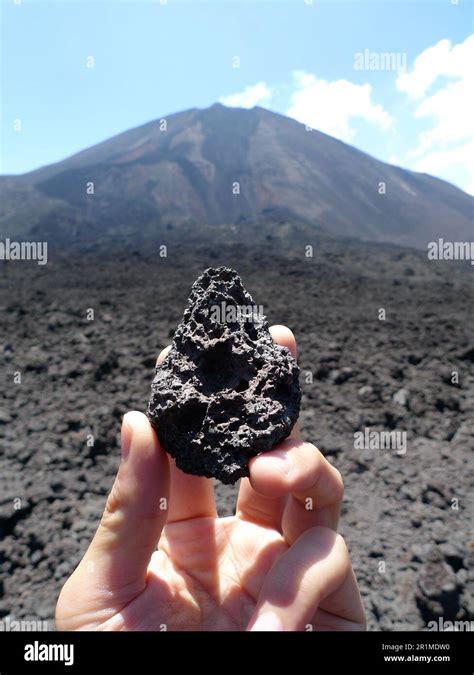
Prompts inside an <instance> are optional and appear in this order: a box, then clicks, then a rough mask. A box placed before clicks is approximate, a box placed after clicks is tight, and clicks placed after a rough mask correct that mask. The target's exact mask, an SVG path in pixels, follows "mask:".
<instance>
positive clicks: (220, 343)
mask: <svg viewBox="0 0 474 675" xmlns="http://www.w3.org/2000/svg"><path fill="white" fill-rule="evenodd" d="M298 374H299V368H298V366H297V365H296V362H295V360H294V359H293V357H292V355H291V354H290V352H289V350H288V349H287V348H286V347H282V346H280V345H276V344H275V343H274V342H273V340H272V337H271V335H270V332H269V329H268V323H267V321H266V319H265V317H264V316H263V314H262V313H261V311H260V310H259V308H258V307H256V305H255V303H254V301H253V299H252V297H251V295H250V294H249V293H248V292H247V291H246V290H245V288H244V287H243V285H242V282H241V280H240V277H239V276H238V274H237V273H236V272H235V271H234V270H232V269H229V268H226V267H219V268H216V269H213V268H209V269H207V270H206V271H205V272H204V273H203V274H202V275H201V276H200V277H199V278H198V279H197V281H196V282H195V283H194V285H193V287H192V290H191V295H190V297H189V304H188V307H187V309H186V310H185V312H184V316H183V319H182V321H181V323H180V325H179V326H178V329H177V330H176V333H175V336H174V340H173V343H172V346H171V349H170V351H169V353H168V354H167V356H166V358H165V359H164V361H163V362H162V363H161V365H160V366H158V367H157V368H156V369H155V378H154V380H153V383H152V393H151V398H150V402H149V406H148V411H147V414H148V417H149V419H150V421H151V423H152V425H153V426H154V428H155V430H156V432H157V435H158V438H159V440H160V443H161V444H162V446H163V447H164V449H165V450H166V451H167V452H168V453H169V454H170V455H172V456H173V457H174V458H175V459H176V464H177V466H178V467H179V468H180V469H181V470H183V471H185V472H186V473H189V474H193V475H197V476H206V477H208V478H211V477H215V478H218V479H219V480H220V481H222V482H223V483H235V481H237V480H238V479H239V478H242V477H244V476H248V475H249V474H248V466H247V465H248V461H249V459H250V458H251V457H253V456H254V455H257V454H259V453H261V452H265V451H267V450H270V449H271V448H272V447H273V446H274V445H275V444H276V443H278V442H279V441H281V440H283V439H284V438H286V437H287V436H288V435H289V434H290V432H291V430H292V428H293V426H294V424H295V422H296V420H297V419H298V414H299V409H300V401H301V390H300V386H299V382H298Z"/></svg>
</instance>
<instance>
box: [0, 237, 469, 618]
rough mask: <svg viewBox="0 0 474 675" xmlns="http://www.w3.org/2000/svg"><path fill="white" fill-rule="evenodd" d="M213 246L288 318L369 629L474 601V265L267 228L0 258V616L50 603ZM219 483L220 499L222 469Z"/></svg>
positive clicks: (83, 541) (36, 611) (309, 425)
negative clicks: (40, 258) (208, 244)
mask: <svg viewBox="0 0 474 675" xmlns="http://www.w3.org/2000/svg"><path fill="white" fill-rule="evenodd" d="M209 264H211V265H214V266H217V265H220V264H232V265H234V266H235V267H236V268H237V269H238V271H239V272H240V274H241V276H242V277H243V280H244V283H245V284H246V286H247V288H248V289H249V291H250V292H251V293H252V294H253V296H254V299H255V301H256V302H257V304H262V305H263V306H264V309H265V311H266V314H267V316H268V318H269V320H270V322H271V323H284V324H287V325H289V326H290V327H291V328H292V329H293V330H294V332H295V334H296V336H297V339H298V343H299V362H300V366H301V369H302V373H301V384H302V388H303V402H302V413H301V418H300V419H301V424H302V430H303V434H304V436H305V437H307V438H308V439H309V440H311V441H312V442H314V443H315V444H317V445H318V447H320V449H321V450H322V451H323V452H324V453H325V454H326V455H327V456H328V458H329V459H330V461H331V462H333V463H334V464H335V465H336V466H337V467H338V468H339V469H340V471H341V472H342V474H343V477H344V480H345V485H346V494H345V499H344V507H343V514H342V519H341V532H342V534H343V535H344V536H345V537H346V539H347V542H348V545H349V548H350V552H351V556H352V560H353V563H354V567H355V570H356V574H357V577H358V579H359V582H360V586H361V589H362V594H363V598H364V603H365V607H366V611H367V615H368V618H369V626H370V628H371V629H375V630H376V629H380V630H401V629H415V630H422V629H426V627H427V623H428V622H429V621H431V620H438V618H439V617H442V618H443V619H444V620H445V621H448V620H456V619H458V620H474V600H473V598H474V592H473V591H474V568H473V562H474V533H473V531H472V516H473V511H474V509H473V506H474V503H473V500H474V497H473V490H472V488H473V485H474V467H473V462H472V457H473V454H472V453H473V450H474V415H473V413H474V339H473V335H474V331H473V328H474V326H473V324H474V313H473V307H474V277H473V274H474V268H473V267H471V266H470V265H468V264H466V265H465V264H464V263H460V262H459V263H456V262H451V263H445V264H441V263H434V262H427V261H426V257H425V258H423V256H422V255H421V254H415V253H413V252H410V251H404V250H403V249H397V248H385V247H378V246H367V245H356V244H354V245H351V246H348V245H345V244H344V243H336V242H333V243H331V242H318V245H317V246H315V250H314V255H313V257H312V258H307V257H305V251H304V250H295V249H294V250H290V251H288V250H287V251H285V252H284V251H282V250H281V249H280V250H278V249H277V248H276V249H275V250H274V251H272V249H271V247H270V244H268V246H267V247H266V249H265V251H264V254H263V253H262V250H261V249H258V250H254V251H251V252H248V251H243V250H241V249H238V250H237V249H235V248H232V247H229V248H228V249H226V248H225V247H220V248H217V247H214V248H211V249H209V248H207V249H204V248H202V249H199V248H198V247H194V249H193V250H192V251H191V250H187V249H186V248H183V247H179V248H177V247H175V248H173V249H172V250H170V251H168V257H167V258H160V257H159V256H158V255H154V254H153V252H152V251H148V252H140V251H135V252H130V251H128V252H126V253H123V254H122V255H121V256H119V255H118V256H116V257H115V258H113V259H110V258H105V257H99V256H94V255H93V254H91V253H89V254H87V255H84V256H74V257H72V258H61V256H59V254H58V255H56V256H55V255H51V256H50V262H49V264H48V265H46V266H45V267H39V266H37V265H35V264H34V263H25V262H21V263H5V262H4V263H0V317H1V320H0V364H1V378H2V380H1V381H2V386H1V391H0V396H1V398H0V536H1V539H2V541H1V546H0V619H2V618H3V619H5V618H6V617H7V616H9V617H10V619H12V620H13V619H33V618H34V619H42V620H50V621H51V622H52V621H53V616H54V606H55V602H56V599H57V596H58V593H59V590H60V588H61V585H62V584H63V582H64V581H65V579H66V578H67V576H68V575H69V574H70V573H71V572H72V570H73V569H74V567H75V565H76V564H77V562H78V561H79V559H80V557H81V556H82V554H83V553H84V551H85V548H86V546H87V544H88V542H89V540H90V538H91V536H92V534H93V532H94V530H95V528H96V526H97V522H98V519H99V517H100V515H101V512H102V509H103V506H104V500H105V496H106V494H107V492H108V490H109V489H110V487H111V484H112V481H113V478H114V474H115V472H116V469H117V464H118V461H119V449H118V448H119V446H118V436H119V427H120V418H121V416H122V415H123V413H124V412H125V411H126V410H128V409H131V408H135V409H139V410H144V409H146V405H147V400H148V395H149V385H150V382H151V379H152V376H153V366H154V361H155V358H156V354H157V353H158V352H159V350H160V349H161V348H162V347H163V346H165V345H166V344H167V343H168V342H169V341H170V336H171V335H172V334H173V331H174V329H175V327H176V326H177V324H178V323H179V320H180V318H181V315H182V311H183V309H184V306H185V303H186V299H187V295H188V293H189V289H190V286H191V284H192V282H193V281H194V279H195V278H196V277H197V276H198V274H199V273H200V272H201V271H202V270H203V269H204V268H205V267H206V266H208V265H209ZM90 310H93V316H92V312H91V311H90ZM384 317H385V318H384ZM453 372H454V373H458V382H456V379H457V378H456V375H454V377H453V375H452V373H453ZM20 378H21V382H20V381H19V380H20ZM366 427H369V428H370V429H371V430H379V431H383V430H385V431H391V430H393V431H399V432H406V438H407V445H406V452H405V453H402V452H398V453H397V451H396V450H383V449H378V450H377V449H358V448H357V447H355V443H354V433H356V432H358V431H363V430H364V429H365V428H366ZM92 437H93V444H92V440H91V439H92ZM216 489H217V495H218V500H219V507H220V510H221V512H222V513H225V514H228V513H230V512H231V511H232V508H233V503H234V497H235V489H236V488H229V487H224V486H222V485H218V486H217V487H216ZM53 625H54V624H53V623H51V627H53Z"/></svg>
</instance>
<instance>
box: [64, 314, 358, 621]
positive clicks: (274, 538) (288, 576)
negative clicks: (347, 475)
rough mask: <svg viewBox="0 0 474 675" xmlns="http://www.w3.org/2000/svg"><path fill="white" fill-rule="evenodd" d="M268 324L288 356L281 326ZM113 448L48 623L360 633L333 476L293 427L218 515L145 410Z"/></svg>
mask: <svg viewBox="0 0 474 675" xmlns="http://www.w3.org/2000/svg"><path fill="white" fill-rule="evenodd" d="M271 330H272V335H273V339H274V340H275V341H276V342H278V343H279V344H282V345H284V346H286V347H288V348H289V349H290V351H291V352H292V353H293V355H294V356H295V357H296V346H295V341H294V337H293V334H292V333H291V331H290V330H289V329H288V328H284V327H283V326H274V327H273V328H272V329H271ZM165 351H166V350H165ZM164 354H165V352H162V354H161V355H160V357H159V359H158V362H160V359H161V360H162V359H163V358H164ZM122 454H123V459H122V463H121V465H120V468H119V471H118V474H117V477H116V479H115V483H114V485H113V488H112V491H111V493H110V495H109V497H108V500H107V504H106V507H105V512H104V515H103V517H102V520H101V523H100V525H99V528H98V530H97V533H96V534H95V536H94V539H93V541H92V543H91V544H90V546H89V548H88V550H87V552H86V554H85V556H84V558H83V560H82V561H81V563H80V564H79V566H78V567H77V569H76V570H75V571H74V573H73V574H72V576H71V577H70V578H69V579H68V581H67V582H66V584H65V586H64V588H63V589H62V592H61V595H60V597H59V600H58V605H57V609H56V622H57V627H58V629H59V630H81V629H83V630H148V631H159V630H170V631H171V630H203V631H205V630H208V631H212V630H245V629H251V630H285V631H295V630H311V629H314V630H364V629H365V616H364V610H363V607H362V603H361V599H360V595H359V591H358V587H357V582H356V579H355V576H354V573H353V571H352V567H351V564H350V560H349V555H348V552H347V549H346V546H345V543H344V540H343V539H342V537H341V536H340V535H338V534H337V533H336V530H337V523H338V518H339V512H340V507H341V501H342V495H343V484H342V479H341V476H340V474H339V472H338V471H337V469H335V468H334V467H333V466H332V465H331V464H330V463H329V462H328V461H327V460H326V459H325V458H324V457H323V455H322V454H321V453H320V452H319V450H317V449H316V448H315V447H314V446H313V445H311V444H309V443H305V442H303V441H302V440H301V439H300V437H299V433H298V431H294V433H293V434H292V435H291V437H290V438H289V439H286V440H285V441H283V442H282V443H280V444H279V445H278V446H276V447H275V448H274V449H273V450H272V451H270V452H268V453H265V454H262V455H260V456H258V457H255V458H253V459H252V460H251V461H250V463H249V468H250V479H248V478H245V479H243V480H242V481H241V485H240V491H239V495H238V500H237V510H236V515H235V516H232V517H230V518H218V517H217V512H216V506H215V502H214V492H213V486H212V482H211V481H210V480H208V479H206V478H200V477H195V476H189V475H187V474H184V473H183V472H181V471H180V470H179V469H177V468H176V466H175V464H174V461H173V460H171V458H169V457H168V455H167V454H166V453H165V452H164V451H163V450H162V448H161V447H160V444H159V442H158V439H157V437H156V434H155V432H154V430H153V429H152V427H151V425H150V423H149V422H148V419H147V418H146V417H145V415H143V414H141V413H138V412H130V413H127V414H126V415H125V417H124V420H123V425H122ZM157 544H158V549H157Z"/></svg>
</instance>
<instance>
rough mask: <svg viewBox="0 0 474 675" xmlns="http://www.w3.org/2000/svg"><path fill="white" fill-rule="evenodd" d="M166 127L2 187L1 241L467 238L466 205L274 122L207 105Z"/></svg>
mask: <svg viewBox="0 0 474 675" xmlns="http://www.w3.org/2000/svg"><path fill="white" fill-rule="evenodd" d="M166 123H167V129H166V130H162V128H161V127H160V122H159V120H158V121H156V122H150V123H148V124H145V125H143V126H141V127H137V128H136V129H132V130H130V131H126V132H124V133H122V134H119V135H118V136H115V137H113V138H111V139H109V140H107V141H104V142H103V143H100V144H98V145H96V146H94V147H92V148H89V149H87V150H84V151H82V152H80V153H78V154H76V155H74V156H73V157H70V158H68V159H66V160H64V161H62V162H59V163H56V164H53V165H50V166H47V167H43V168H41V169H38V170H36V171H33V172H31V173H29V174H25V175H23V176H4V177H1V178H0V193H1V206H0V235H1V236H2V237H6V236H10V237H12V238H14V237H26V236H31V237H36V238H37V237H38V236H42V237H45V238H46V237H47V238H48V240H51V241H52V242H57V243H59V244H66V243H69V242H73V241H82V240H84V241H88V242H93V241H100V240H102V239H104V238H105V239H110V238H113V239H120V238H121V237H125V238H127V239H133V240H135V239H136V238H140V239H141V240H143V241H147V240H148V239H149V240H151V239H153V240H156V239H157V238H158V239H159V238H160V237H161V238H162V236H163V234H164V233H168V234H169V233H172V234H173V236H175V237H177V238H178V239H179V237H180V236H186V233H188V232H189V231H190V230H193V231H194V232H197V231H199V236H200V237H202V238H205V237H206V235H208V236H209V237H212V236H214V234H215V227H218V226H230V225H239V226H244V225H245V226H246V227H245V231H248V229H249V228H250V229H251V227H252V226H254V225H258V227H259V229H260V230H263V231H267V232H268V234H269V235H270V236H271V234H272V232H273V229H274V225H275V224H278V223H280V224H281V223H286V227H287V230H286V232H287V234H288V235H290V234H291V232H292V226H293V225H298V226H299V227H300V229H299V230H298V231H299V232H301V227H303V231H306V232H310V231H311V228H317V229H318V231H321V232H323V233H326V234H328V235H331V236H347V237H353V238H357V239H367V240H372V241H380V242H384V241H385V242H392V243H396V244H402V245H409V246H415V247H425V246H426V243H427V242H428V241H431V240H433V239H436V238H438V237H444V238H445V239H451V240H468V239H471V238H472V236H473V231H474V228H473V224H472V213H473V212H472V207H473V199H472V197H470V196H469V195H467V194H465V193H464V192H462V191H461V190H459V189H457V188H455V187H454V186H452V185H450V184H448V183H446V182H444V181H441V180H438V179H436V178H433V177H431V176H427V175H424V174H417V173H413V172H410V171H406V170H403V169H400V168H397V167H394V166H391V165H389V164H385V163H383V162H380V161H378V160H376V159H374V158H372V157H370V156H369V155H366V154H364V153H362V152H360V151H359V150H356V149H355V148H353V147H351V146H349V145H347V144H345V143H342V142H341V141H338V140H335V139H334V138H331V137H330V136H327V135H325V134H322V133H320V132H318V131H309V130H307V129H306V128H305V127H304V125H301V124H299V123H297V122H295V121H294V120H292V119H289V118H286V117H283V116H282V115H278V114H275V113H272V112H269V111H267V110H264V109H262V108H254V109H252V110H243V109H238V108H226V107H224V106H222V105H220V104H216V105H214V106H212V107H210V108H207V109H205V110H198V109H192V110H188V111H185V112H181V113H177V114H175V115H170V116H168V117H167V118H166ZM237 183H238V184H239V189H240V193H239V194H235V192H236V191H237V186H236V184H237ZM381 183H383V184H384V185H385V194H380V189H379V186H380V184H381ZM91 184H93V194H90V192H91ZM88 186H89V188H88ZM382 191H383V190H382ZM236 229H237V233H238V228H232V231H233V232H235V231H236ZM224 230H225V228H224Z"/></svg>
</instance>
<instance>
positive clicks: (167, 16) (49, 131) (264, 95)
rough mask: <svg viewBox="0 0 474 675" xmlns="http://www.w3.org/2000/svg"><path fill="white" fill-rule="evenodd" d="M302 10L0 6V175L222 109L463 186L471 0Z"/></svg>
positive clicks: (64, 3) (468, 138) (467, 156)
mask: <svg viewBox="0 0 474 675" xmlns="http://www.w3.org/2000/svg"><path fill="white" fill-rule="evenodd" d="M307 1H308V3H309V4H306V3H305V0H287V1H280V2H271V1H268V2H267V1H265V0H260V1H256V0H254V1H250V2H245V1H243V0H240V1H236V2H226V1H224V0H217V1H214V2H200V1H199V0H191V1H188V2H183V1H181V2H180V1H179V0H167V2H164V4H161V3H160V0H150V1H149V2H143V1H142V2H139V1H134V2H121V1H117V0H113V1H112V0H110V1H108V0H102V1H101V2H95V1H93V0H92V1H86V0H84V1H80V2H72V1H70V0H57V1H56V2H43V1H41V0H0V2H1V10H2V14H1V64H2V72H1V84H0V95H1V108H0V112H1V148H0V159H1V164H0V172H1V173H23V172H26V171H30V170H32V169H34V168H37V167H39V166H42V165H45V164H49V163H51V162H54V161H58V160H61V159H63V158H65V157H67V156H69V155H71V154H73V153H74V152H77V151H79V150H81V149H83V148H85V147H88V146H91V145H94V144H95V143H97V142H99V141H101V140H104V139H105V138H108V137H110V136H113V135H114V134H116V133H119V132H121V131H124V130H126V129H128V128H130V127H133V126H137V125H140V124H142V123H145V122H148V121H150V120H152V119H156V118H160V117H163V116H165V115H167V114H169V113H172V112H177V111H179V110H183V109H186V108H192V107H199V108H202V107H207V106H209V105H211V104H212V103H214V102H216V101H218V100H220V101H222V102H224V103H226V104H230V105H243V106H248V107H252V106H253V105H255V104H258V105H262V106H264V107H267V108H269V109H272V110H275V111H277V112H280V113H283V114H289V115H290V116H292V117H295V118H296V119H298V120H299V121H301V122H303V123H305V124H307V125H309V126H312V127H314V128H318V129H321V130H322V131H325V132H326V133H329V134H331V135H333V136H336V137H338V138H341V139H342V140H345V141H347V142H349V143H351V144H353V145H355V146H356V147H358V148H360V149H362V150H364V151H366V152H369V153H370V154H372V155H374V156H376V157H378V158H380V159H383V160H385V161H390V162H393V163H395V164H398V165H401V166H404V167H407V168H412V169H414V170H421V171H426V172H427V173H432V174H433V175H436V176H439V177H441V178H444V179H446V180H449V181H451V182H453V183H455V184H456V185H458V186H459V187H461V188H462V189H465V190H467V191H470V192H471V193H474V182H473V175H472V157H473V156H474V143H473V121H472V120H474V102H473V97H474V88H473V74H472V71H473V67H472V63H474V37H470V36H472V34H473V32H474V28H473V9H474V6H473V3H472V2H468V1H467V0H459V2H458V3H457V2H456V0H425V1H421V2H412V1H411V0H408V1H405V0H398V1H396V2H385V1H384V0H374V1H372V2H358V1H351V2H347V1H346V2H339V1H338V0H330V1H328V2H322V1H321V0H313V2H312V3H311V2H309V0H307ZM16 3H18V4H16ZM384 54H385V55H391V56H390V57H389V56H383V55H384ZM90 57H92V59H91V58H90ZM236 57H237V58H236ZM469 59H470V63H469ZM91 65H93V67H88V66H91ZM236 66H237V67H236Z"/></svg>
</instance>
